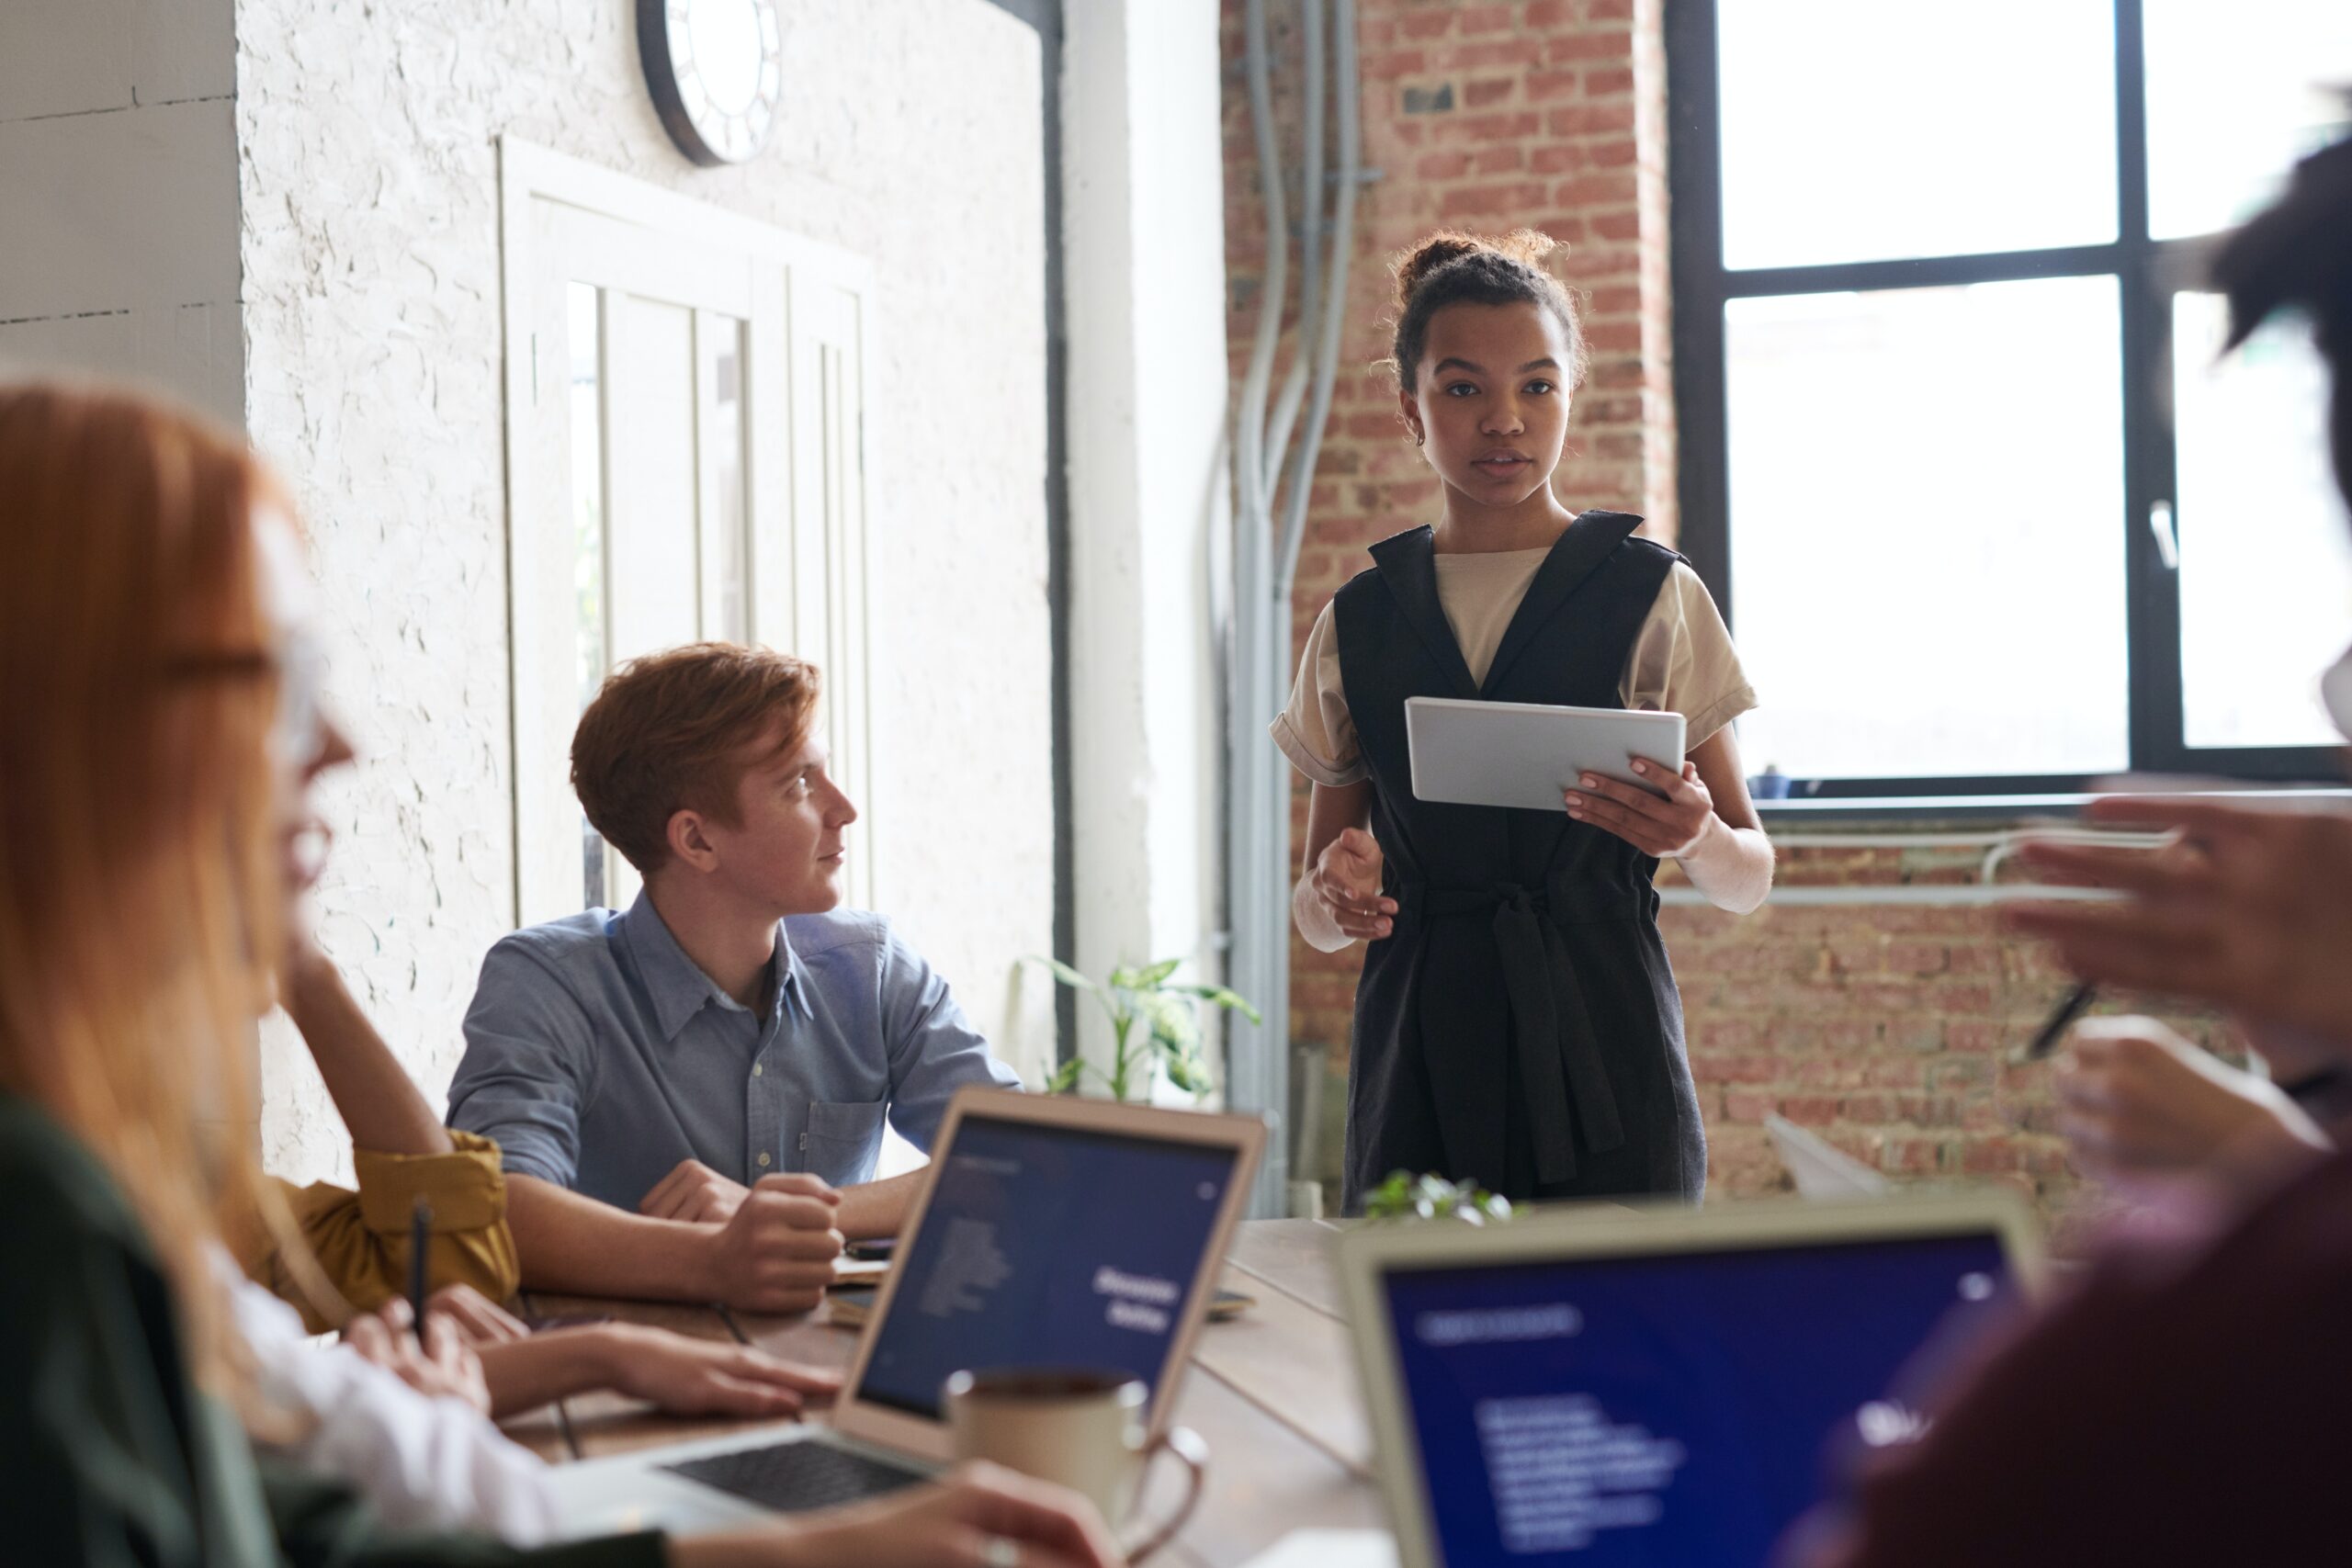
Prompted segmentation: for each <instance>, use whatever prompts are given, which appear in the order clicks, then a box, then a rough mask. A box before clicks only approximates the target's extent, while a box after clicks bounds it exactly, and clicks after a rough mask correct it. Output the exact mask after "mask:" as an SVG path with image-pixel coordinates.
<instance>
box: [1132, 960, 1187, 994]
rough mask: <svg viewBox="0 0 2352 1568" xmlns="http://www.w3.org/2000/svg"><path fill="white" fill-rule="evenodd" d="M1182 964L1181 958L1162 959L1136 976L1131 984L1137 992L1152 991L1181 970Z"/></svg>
mask: <svg viewBox="0 0 2352 1568" xmlns="http://www.w3.org/2000/svg"><path fill="white" fill-rule="evenodd" d="M1183 964H1184V961H1183V960H1182V959H1181V958H1163V959H1161V960H1160V961H1159V963H1157V964H1152V965H1151V966H1150V967H1149V968H1148V969H1146V970H1144V971H1143V973H1141V974H1140V975H1137V976H1136V977H1135V980H1134V982H1133V983H1134V985H1135V986H1136V988H1137V989H1139V990H1149V989H1152V988H1154V987H1158V986H1159V983H1160V982H1161V981H1163V980H1165V979H1167V978H1168V976H1170V975H1173V974H1174V973H1176V971H1177V970H1179V969H1181V968H1182V967H1183Z"/></svg>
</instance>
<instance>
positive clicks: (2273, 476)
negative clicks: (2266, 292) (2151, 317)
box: [2172, 294, 2352, 746]
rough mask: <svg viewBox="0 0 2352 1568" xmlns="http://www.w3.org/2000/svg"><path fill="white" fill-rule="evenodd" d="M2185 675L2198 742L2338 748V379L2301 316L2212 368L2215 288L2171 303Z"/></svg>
mask: <svg viewBox="0 0 2352 1568" xmlns="http://www.w3.org/2000/svg"><path fill="white" fill-rule="evenodd" d="M2172 321H2173V405H2174V422H2175V425H2176V428H2177V445H2176V448H2175V451H2176V459H2175V460H2176V463H2177V471H2178V474H2179V498H2178V500H2179V515H2178V527H2179V530H2180V677H2181V701H2182V705H2183V716H2182V717H2183V727H2184V728H2185V730H2186V738H2187V739H2188V744H2189V745H2191V746H2327V745H2334V744H2336V743H2337V739H2338V738H2337V736H2336V733H2335V727H2334V726H2333V725H2331V724H2330V723H2329V722H2328V719H2327V710H2326V709H2325V708H2324V707H2322V706H2321V705H2320V701H2319V692H2318V686H2317V683H2316V682H2317V680H2318V676H2319V672H2320V671H2322V670H2324V669H2325V668H2326V667H2327V666H2328V665H2329V664H2331V663H2333V662H2334V661H2335V656H2336V655H2337V654H2338V653H2340V652H2342V651H2343V649H2344V645H2345V644H2346V642H2347V641H2352V546H2347V542H2346V534H2345V523H2344V514H2343V505H2342V503H2341V502H2340V501H2339V500H2338V499H2337V497H2336V493H2335V482H2334V479H2332V477H2331V475H2330V473H2329V469H2328V459H2327V428H2326V417H2327V374H2326V370H2325V368H2324V367H2323V365H2322V364H2321V361H2320V357H2319V355H2318V353H2317V351H2315V350H2314V349H2313V348H2312V343H2311V335H2310V332H2309V329H2308V328H2306V327H2305V326H2303V324H2302V323H2301V322H2299V321H2290V322H2285V323H2282V324H2280V325H2278V326H2275V327H2270V328H2267V329H2265V330H2264V331H2262V332H2260V333H2256V334H2255V336H2254V338H2253V339H2252V341H2250V342H2249V343H2247V344H2246V345H2245V347H2244V348H2242V349H2240V350H2238V352H2237V353H2235V354H2233V355H2230V356H2229V357H2228V358H2227V359H2222V360H2220V361H2218V362H2217V361H2216V359H2215V357H2214V356H2215V355H2218V354H2219V353H2220V352H2221V347H2222V340H2223V338H2224V337H2225V336H2226V335H2227V323H2228V310H2227V308H2226V307H2225V306H2224V305H2223V303H2222V299H2221V297H2220V296H2219V295H2214V294H2178V295H2175V296H2174V297H2173V310H2172Z"/></svg>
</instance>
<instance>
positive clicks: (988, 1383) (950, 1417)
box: [944, 1367, 1208, 1562]
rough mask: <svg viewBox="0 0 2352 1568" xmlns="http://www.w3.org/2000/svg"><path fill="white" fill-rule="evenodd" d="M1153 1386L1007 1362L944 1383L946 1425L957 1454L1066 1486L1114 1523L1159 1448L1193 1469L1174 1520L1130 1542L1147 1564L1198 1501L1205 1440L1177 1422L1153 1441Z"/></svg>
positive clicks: (1135, 1557)
mask: <svg viewBox="0 0 2352 1568" xmlns="http://www.w3.org/2000/svg"><path fill="white" fill-rule="evenodd" d="M1149 1397H1150V1395H1149V1391H1148V1390H1147V1389H1146V1388H1145V1387H1144V1385H1143V1384H1142V1383H1141V1382H1139V1381H1137V1380H1136V1378H1134V1377H1132V1376H1130V1375H1129V1374H1127V1373H1125V1372H1119V1371H1090V1370H1087V1369H1084V1368H1046V1367H1001V1368H996V1369H992V1370H984V1371H964V1372H957V1373H956V1374H955V1375H954V1376H953V1377H951V1378H949V1379H948V1380H947V1382H946V1385H945V1389H944V1399H945V1403H946V1405H947V1427H948V1431H949V1433H950V1434H951V1435H952V1437H953V1439H954V1442H955V1445H956V1458H957V1459H959V1460H976V1459H977V1460H986V1461H989V1463H991V1464H1001V1465H1002V1466H1004V1467H1005V1468H1006V1469H1007V1470H1017V1471H1019V1472H1021V1473H1022V1474H1023V1475H1032V1476H1035V1477H1036V1478H1037V1479H1038V1480H1040V1481H1050V1482H1052V1483H1055V1484H1056V1485H1058V1486H1067V1487H1069V1489H1070V1490H1071V1491H1073V1492H1076V1493H1077V1494H1079V1495H1080V1496H1082V1497H1085V1498H1086V1499H1088V1500H1089V1501H1091V1503H1092V1504H1093V1505H1094V1506H1095V1507H1097V1508H1099V1509H1100V1510H1102V1514H1103V1518H1104V1519H1106V1520H1109V1521H1110V1522H1111V1524H1112V1526H1113V1528H1114V1529H1117V1528H1119V1527H1120V1526H1121V1525H1122V1524H1123V1523H1125V1521H1126V1517H1127V1514H1128V1511H1129V1510H1130V1509H1132V1508H1133V1507H1134V1506H1135V1504H1136V1498H1137V1497H1138V1496H1139V1495H1141V1494H1142V1491H1143V1478H1144V1474H1145V1472H1147V1471H1148V1469H1149V1468H1150V1466H1151V1461H1152V1459H1153V1457H1154V1456H1155V1455H1158V1454H1159V1453H1161V1452H1163V1451H1164V1452H1167V1453H1169V1454H1171V1455H1173V1456H1174V1457H1175V1459H1176V1461H1177V1462H1179V1463H1180V1464H1182V1466H1183V1467H1184V1469H1185V1471H1186V1472H1188V1480H1187V1481H1186V1483H1185V1490H1184V1501H1183V1503H1182V1505H1180V1506H1178V1508H1177V1509H1176V1512H1175V1513H1174V1514H1173V1515H1172V1516H1171V1517H1169V1518H1168V1519H1166V1520H1165V1521H1163V1522H1161V1523H1160V1524H1159V1525H1156V1526H1154V1527H1152V1528H1151V1529H1149V1530H1148V1531H1147V1532H1146V1533H1145V1535H1144V1538H1143V1539H1142V1540H1139V1541H1137V1542H1136V1543H1134V1544H1133V1545H1130V1546H1128V1547H1127V1548H1126V1553H1127V1557H1128V1559H1129V1561H1131V1562H1142V1561H1143V1560H1144V1559H1145V1558H1147V1557H1148V1556H1150V1555H1151V1554H1152V1553H1153V1552H1155V1551H1159V1549H1160V1548H1161V1547H1163V1546H1165V1545H1167V1544H1168V1541H1169V1540H1170V1538H1171V1537H1172V1536H1174V1535H1175V1533H1176V1531H1177V1530H1178V1529H1180V1528H1182V1525H1183V1523H1184V1521H1185V1520H1186V1519H1187V1518H1190V1517H1192V1513H1193V1505H1194V1504H1196V1503H1198V1502H1199V1501H1200V1500H1201V1483H1202V1482H1203V1480H1204V1478H1205V1476H1206V1473H1207V1467H1208V1445H1207V1444H1205V1443H1204V1442H1202V1441H1201V1439H1200V1437H1199V1435H1198V1434H1197V1433H1194V1432H1193V1431H1191V1430H1190V1429H1188V1428H1186V1427H1170V1428H1169V1429H1168V1430H1167V1431H1165V1432H1163V1433H1161V1434H1160V1435H1159V1437H1157V1438H1147V1437H1146V1436H1145V1428H1144V1406H1145V1405H1146V1404H1147V1403H1148V1401H1149Z"/></svg>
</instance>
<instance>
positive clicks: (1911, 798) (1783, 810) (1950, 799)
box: [1756, 785, 2352, 829]
mask: <svg viewBox="0 0 2352 1568" xmlns="http://www.w3.org/2000/svg"><path fill="white" fill-rule="evenodd" d="M2177 793H2180V794H2187V795H2199V796H2207V795H2210V796H2211V797H2212V798H2214V799H2217V800H2244V801H2250V800H2257V799H2259V800H2273V801H2278V802H2280V803H2282V804H2287V803H2291V804H2294V805H2299V806H2304V805H2311V806H2315V805H2319V804H2322V803H2324V802H2335V803H2339V804H2340V803H2347V802H2352V789H2347V788H2340V787H2324V788H2323V787H2290V788H2278V789H2266V788H2261V787H2257V786H2251V785H2250V786H2248V787H2246V788H2244V789H2218V788H2217V789H2202V790H2185V791H2180V792H2177ZM2100 798H2102V797H2101V796H2098V795H1827V796H1816V797H1815V798H1812V799H1806V800H1759V801H1758V802H1756V811H1757V815H1758V816H1759V817H1761V818H1763V819H1764V826H1765V827H1766V829H1800V828H1814V827H1820V828H1830V829H1836V828H1843V827H1854V828H1862V827H1869V826H1872V825H1876V824H1885V823H1896V824H1901V825H1903V826H1905V827H1924V826H1926V825H1928V824H1930V823H1937V822H1982V823H1998V822H2022V821H2029V820H2033V819H2036V818H2041V819H2049V818H2060V819H2064V818H2071V817H2075V816H2077V815H2079V814H2080V813H2081V811H2082V809H2083V807H2085V806H2086V805H2088V804H2089V803H2090V802H2091V801H2094V800H2098V799H2100Z"/></svg>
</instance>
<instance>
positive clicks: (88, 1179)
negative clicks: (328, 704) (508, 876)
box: [0, 386, 1110, 1568]
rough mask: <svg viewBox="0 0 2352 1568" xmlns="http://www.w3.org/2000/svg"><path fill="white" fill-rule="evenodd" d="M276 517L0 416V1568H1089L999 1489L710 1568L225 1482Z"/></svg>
mask: <svg viewBox="0 0 2352 1568" xmlns="http://www.w3.org/2000/svg"><path fill="white" fill-rule="evenodd" d="M290 517H291V513H290V509H289V508H288V506H287V505H286V504H285V502H284V497H283V496H282V494H281V493H280V492H279V491H277V488H276V487H275V486H274V485H273V484H272V483H271V482H270V481H269V479H267V477H266V475H265V474H263V473H262V472H261V471H260V470H259V468H257V467H256V466H255V465H254V463H253V461H252V460H251V459H250V458H249V457H247V456H246V455H245V453H244V452H243V450H242V449H241V448H240V447H239V446H237V445H236V444H235V443H234V441H233V440H232V438H230V437H228V436H227V435H225V434H220V433H218V432H215V431H213V430H211V429H209V428H208V427H206V426H204V425H202V424H201V423H198V422H196V421H194V420H192V419H190V418H187V417H186V416H183V415H180V414H177V413H175V412H169V411H167V410H164V409H162V408H159V407H157V406H155V405H153V404H152V403H149V402H146V401H144V400H140V399H136V398H132V397H128V396H123V395H119V394H111V393H106V392H98V391H76V390H67V389H57V388H50V387H41V386H25V387H16V388H0V1190H5V1191H6V1193H7V1195H8V1201H6V1203H5V1204H0V1280H6V1289H4V1290H0V1519H6V1521H7V1539H6V1545H5V1548H0V1551H5V1552H6V1555H7V1556H8V1557H9V1559H10V1560H11V1561H22V1562H60V1563H62V1562H74V1563H85V1564H98V1565H111V1564H115V1563H132V1562H137V1563H142V1564H160V1565H166V1568H183V1565H185V1568H199V1565H200V1568H227V1565H232V1564H235V1565H243V1564H256V1565H259V1564H275V1563H277V1562H282V1561H292V1562H337V1563H347V1564H360V1563H390V1562H402V1563H422V1564H434V1563H498V1562H528V1563H549V1564H553V1563H564V1564H639V1563H643V1564H649V1565H650V1564H660V1563H667V1564H672V1565H673V1568H718V1565H722V1564H733V1563H760V1564H798V1563H815V1562H850V1561H856V1562H865V1563H866V1564H868V1565H869V1568H880V1565H882V1564H886V1563H907V1564H932V1563H939V1564H949V1563H956V1564H963V1563H971V1562H1005V1561H1019V1562H1026V1563H1031V1564H1060V1563H1067V1564H1080V1565H1087V1568H1092V1565H1097V1564H1101V1563H1103V1562H1106V1561H1107V1560H1108V1558H1109V1555H1110V1554H1109V1551H1108V1549H1107V1548H1106V1547H1105V1546H1104V1544H1103V1534H1102V1530H1101V1527H1100V1525H1099V1523H1097V1522H1096V1521H1094V1520H1093V1519H1092V1518H1091V1517H1090V1516H1088V1515H1087V1514H1086V1513H1085V1512H1084V1510H1083V1506H1082V1505H1074V1504H1071V1503H1069V1502H1066V1501H1065V1500H1064V1499H1063V1498H1062V1497H1061V1496H1060V1495H1057V1494H1054V1493H1051V1492H1049V1491H1047V1490H1046V1489H1045V1488H1041V1487H1037V1486H1035V1485H1033V1484H1031V1483H1025V1482H1022V1481H1019V1480H1017V1479H1014V1478H1011V1477H1006V1476H1002V1475H997V1474H989V1475H976V1476H971V1477H967V1478H965V1479H962V1480H959V1481H956V1482H955V1483H951V1484H949V1485H947V1486H944V1487H939V1488H930V1489H925V1490H924V1491H923V1492H922V1493H920V1494H915V1495H909V1496H908V1498H907V1500H905V1501H899V1500H890V1501H886V1502H885V1503H883V1504H880V1505H875V1506H866V1507H863V1508H859V1509H854V1510H847V1511H843V1512H841V1513H837V1514H824V1515H808V1516H802V1517H797V1518H795V1519H791V1520H784V1519H779V1520H777V1521H775V1523H774V1524H771V1525H767V1526H764V1527H762V1528H756V1529H746V1530H743V1531H741V1532H739V1533H734V1534H730V1535H726V1536H708V1537H702V1538H698V1539H695V1540H678V1541H670V1540H664V1539H663V1538H662V1537H661V1536H659V1535H657V1534H644V1535H636V1536H626V1537H614V1538H609V1539H605V1540H590V1541H582V1542H576V1543H572V1544H571V1545H567V1546H557V1547H546V1548H539V1549H536V1550H519V1549H515V1548H510V1547H507V1546H504V1545H502V1544H500V1543H498V1542H496V1541H494V1540H489V1539H487V1538H467V1537H460V1536H426V1535H415V1534H395V1533H393V1532H389V1531H387V1530H385V1529H383V1528H382V1527H381V1526H380V1525H379V1524H378V1523H377V1522H376V1521H375V1520H374V1519H373V1517H371V1516H370V1515H369V1513H368V1510H367V1509H366V1507H365V1506H364V1505H362V1504H361V1503H360V1502H359V1500H358V1499H357V1498H356V1496H355V1495H354V1494H352V1493H351V1492H349V1491H347V1490H345V1489H344V1488H343V1487H341V1486H340V1485H339V1484H336V1483H331V1482H325V1481H322V1480H320V1479H319V1478H316V1477H313V1476H308V1475H304V1474H300V1473H298V1472H290V1471H288V1470H287V1469H285V1468H284V1467H283V1466H282V1465H279V1464H277V1463H276V1462H274V1461H271V1460H269V1459H268V1458H266V1457H262V1458H259V1459H257V1458H256V1455H255V1453H254V1444H253V1439H254V1438H263V1439H272V1440H280V1441H282V1440H288V1439H292V1438H299V1437H300V1432H299V1431H298V1430H288V1427H289V1423H290V1421H291V1420H293V1419H298V1418H290V1417H289V1416H288V1415H287V1413H286V1412H284V1411H283V1410H280V1409H274V1408H272V1407H270V1405H269V1404H268V1403H267V1402H266V1399H265V1398H264V1397H263V1396H262V1395H261V1393H259V1392H258V1390H259V1388H260V1386H261V1385H260V1382H259V1380H257V1379H256V1378H255V1377H254V1369H253V1365H252V1363H251V1361H250V1359H249V1357H248V1355H247V1352H246V1349H245V1348H244V1346H243V1344H242V1342H241V1341H240V1339H239V1337H238V1335H237V1331H236V1325H235V1323H234V1320H233V1317H232V1314H231V1313H230V1312H229V1311H228V1310H227V1305H226V1298H225V1294H224V1291H225V1284H224V1281H223V1280H222V1278H221V1277H220V1273H219V1272H217V1271H216V1266H217V1259H218V1258H219V1257H220V1235H221V1230H222V1226H223V1224H224V1223H227V1222H229V1221H232V1220H233V1219H234V1218H236V1217H237V1216H240V1215H243V1214H248V1213H253V1212H255V1211H256V1210H258V1211H259V1212H262V1213H269V1212H270V1211H271V1208H272V1206H273V1195H272V1194H271V1193H270V1192H269V1190H267V1189H266V1185H265V1183H264V1181H263V1179H262V1178H261V1175H260V1172H259V1169H258V1168H257V1165H256V1160H255V1149H254V1129H253V1124H252V1111H253V1105H254V1099H253V1085H252V1083H251V1081H250V1066H249V1064H250V1052H251V1045H250V1042H251V1035H252V1030H253V1025H254V1018H255V1016H256V1015H257V1014H258V1013H260V1012H261V1011H262V1010H264V1009H266V1007H267V1006H268V1005H269V1002H270V997H271V986H272V979H273V974H274V972H275V970H276V968H277V964H278V960H279V957H280V955H281V954H283V953H285V952H286V951H287V947H288V938H289V926H290V925H291V923H292V921H293V919H294V918H295V917H294V909H295V904H296V894H297V892H298V890H299V888H300V883H301V880H302V879H301V876H300V871H299V867H298V866H297V864H296V861H297V859H298V855H297V841H298V840H299V839H300V836H301V829H302V828H303V826H304V825H305V824H306V823H307V822H308V821H309V820H310V819H311V810H310V807H309V806H308V804H307V795H308V793H309V789H310V787H311V783H312V781H313V780H315V779H316V777H317V776H318V775H319V774H320V773H322V772H323V771H325V770H326V769H327V768H329V767H332V766H334V765H335V764H337V763H339V762H341V761H345V760H347V759H348V757H349V755H350V752H349V749H348V747H347V746H346V745H345V742H344V739H343V738H342V736H341V735H340V734H339V733H337V731H336V730H335V728H334V726H333V724H332V723H331V722H330V721H329V720H328V719H327V717H326V716H325V715H324V713H323V712H322V708H321V706H320V693H319V690H318V683H317V679H316V671H317V669H318V661H317V659H316V658H315V655H314V652H313V647H312V644H311V628H310V627H309V626H308V625H307V624H306V622H305V619H304V613H303V592H304V587H303V578H302V572H301V569H300V547H299V545H298V542H297V539H296V536H295V533H294V529H293V525H292V523H291V521H290ZM277 1210H278V1212H279V1213H283V1208H282V1202H279V1203H278V1204H277ZM289 1245H295V1246H299V1245H300V1242H299V1237H296V1238H293V1239H292V1240H291V1241H290V1242H289Z"/></svg>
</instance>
